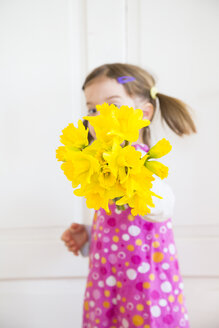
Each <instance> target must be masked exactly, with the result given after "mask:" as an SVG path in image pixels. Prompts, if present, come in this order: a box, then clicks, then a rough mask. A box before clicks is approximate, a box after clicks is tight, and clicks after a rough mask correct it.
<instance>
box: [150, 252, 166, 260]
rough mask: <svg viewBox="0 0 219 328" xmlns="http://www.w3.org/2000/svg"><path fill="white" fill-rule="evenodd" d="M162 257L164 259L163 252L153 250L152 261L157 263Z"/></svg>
mask: <svg viewBox="0 0 219 328" xmlns="http://www.w3.org/2000/svg"><path fill="white" fill-rule="evenodd" d="M163 259H164V255H163V253H161V252H155V253H154V254H153V261H154V262H156V263H159V262H161V261H163Z"/></svg>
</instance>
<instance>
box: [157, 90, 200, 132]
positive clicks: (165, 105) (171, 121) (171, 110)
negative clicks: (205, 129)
mask: <svg viewBox="0 0 219 328" xmlns="http://www.w3.org/2000/svg"><path fill="white" fill-rule="evenodd" d="M156 96H157V97H158V99H159V104H160V112H161V117H162V119H163V120H164V121H165V122H166V124H167V125H168V126H169V127H170V129H171V130H172V131H173V132H175V133H176V134H177V135H179V136H183V135H184V134H187V135H189V134H192V133H196V132H197V130H196V127H195V124H194V122H193V119H192V117H191V114H190V112H189V106H188V105H186V104H185V103H184V102H183V101H181V100H179V99H176V98H173V97H169V96H166V95H164V94H162V93H157V95H156Z"/></svg>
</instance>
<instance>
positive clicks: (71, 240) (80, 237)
mask: <svg viewBox="0 0 219 328" xmlns="http://www.w3.org/2000/svg"><path fill="white" fill-rule="evenodd" d="M88 237H89V236H88V233H87V230H86V228H85V226H84V224H80V223H72V224H71V226H70V227H69V229H67V230H65V231H64V232H63V234H62V236H61V240H63V241H64V242H65V246H66V247H67V248H68V250H69V252H73V253H74V255H76V256H78V255H79V253H78V252H79V249H80V248H81V247H82V246H83V245H84V244H85V243H86V242H87V241H88Z"/></svg>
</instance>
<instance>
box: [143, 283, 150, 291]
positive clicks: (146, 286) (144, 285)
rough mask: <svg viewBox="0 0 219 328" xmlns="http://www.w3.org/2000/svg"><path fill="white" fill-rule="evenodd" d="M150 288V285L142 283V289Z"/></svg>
mask: <svg viewBox="0 0 219 328" xmlns="http://www.w3.org/2000/svg"><path fill="white" fill-rule="evenodd" d="M150 286H151V284H150V283H149V282H147V281H146V282H144V283H143V288H145V289H148V288H150Z"/></svg>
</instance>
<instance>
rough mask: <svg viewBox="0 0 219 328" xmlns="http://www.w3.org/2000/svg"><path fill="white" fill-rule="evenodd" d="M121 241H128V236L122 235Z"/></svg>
mask: <svg viewBox="0 0 219 328" xmlns="http://www.w3.org/2000/svg"><path fill="white" fill-rule="evenodd" d="M122 239H123V240H125V241H127V240H129V239H130V237H129V235H128V234H127V233H124V235H122Z"/></svg>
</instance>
